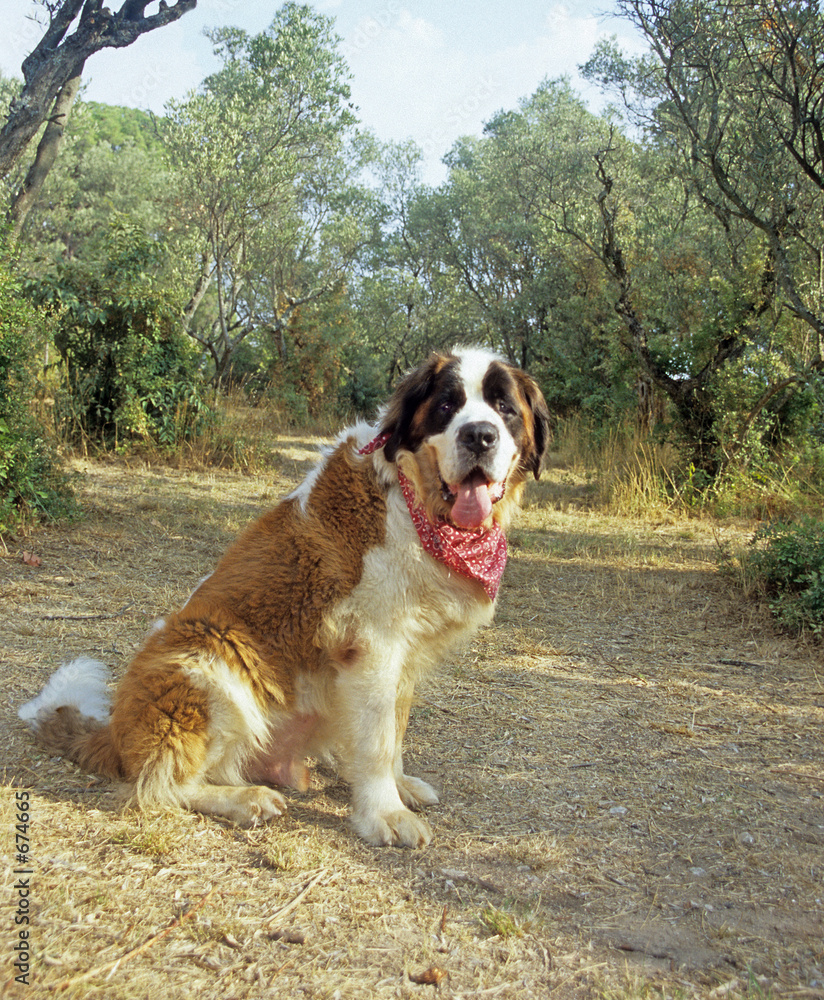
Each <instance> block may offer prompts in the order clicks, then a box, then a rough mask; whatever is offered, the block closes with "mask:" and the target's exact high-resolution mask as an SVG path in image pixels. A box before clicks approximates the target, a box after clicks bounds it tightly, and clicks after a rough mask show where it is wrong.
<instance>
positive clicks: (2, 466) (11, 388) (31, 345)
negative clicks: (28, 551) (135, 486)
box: [0, 245, 75, 533]
mask: <svg viewBox="0 0 824 1000" xmlns="http://www.w3.org/2000/svg"><path fill="white" fill-rule="evenodd" d="M44 322H45V321H44V318H43V316H42V315H40V314H39V313H38V312H37V310H35V309H34V308H33V307H32V306H31V305H30V303H29V302H28V301H27V300H26V299H25V298H24V296H23V293H22V289H21V283H20V281H19V280H18V279H17V278H16V276H15V275H14V272H13V268H12V262H11V260H10V258H9V256H8V254H7V253H6V251H5V249H4V248H3V246H2V245H0V533H4V532H7V531H10V530H11V529H13V528H15V527H17V526H19V525H20V524H21V523H23V522H24V521H25V520H26V518H27V517H30V516H35V517H37V518H41V519H43V518H56V517H62V516H67V515H69V514H71V513H73V512H74V510H75V507H74V502H73V500H72V496H71V491H70V489H69V486H68V480H67V477H66V476H65V475H64V474H63V473H62V472H61V471H60V469H59V466H58V462H57V457H56V455H55V454H54V450H53V448H52V447H51V445H50V444H49V442H48V441H47V440H46V438H45V436H44V434H43V428H42V427H41V425H40V424H39V423H38V422H37V420H35V418H34V416H33V415H32V412H31V403H32V399H33V398H34V395H35V392H36V389H37V370H36V366H35V358H36V357H37V355H38V351H37V349H36V348H37V343H36V342H37V337H38V333H39V332H40V330H41V329H42V327H43V325H44Z"/></svg>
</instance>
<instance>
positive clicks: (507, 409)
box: [497, 399, 515, 417]
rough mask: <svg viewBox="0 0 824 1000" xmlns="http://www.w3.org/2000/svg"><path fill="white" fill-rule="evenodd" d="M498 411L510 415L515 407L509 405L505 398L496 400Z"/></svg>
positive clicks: (506, 415)
mask: <svg viewBox="0 0 824 1000" xmlns="http://www.w3.org/2000/svg"><path fill="white" fill-rule="evenodd" d="M497 405H498V413H502V414H503V415H504V416H505V417H511V416H512V414H514V412H515V408H514V407H513V406H510V404H509V403H508V402H507V401H506V400H505V399H499V400H498V404H497Z"/></svg>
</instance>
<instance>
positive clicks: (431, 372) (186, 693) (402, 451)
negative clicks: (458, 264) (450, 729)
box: [20, 347, 550, 847]
mask: <svg viewBox="0 0 824 1000" xmlns="http://www.w3.org/2000/svg"><path fill="white" fill-rule="evenodd" d="M549 427H550V417H549V412H548V409H547V405H546V402H545V400H544V398H543V396H542V394H541V392H540V389H539V388H538V386H537V384H536V383H535V381H534V380H533V379H532V378H531V377H530V376H529V375H527V374H526V373H525V372H523V371H522V370H520V369H519V368H516V367H514V366H512V365H510V364H508V363H507V362H505V361H504V360H503V359H502V358H500V357H499V356H497V355H495V354H493V353H492V352H490V351H487V350H485V349H482V348H464V347H456V348H453V349H452V350H451V351H449V352H444V353H435V354H433V355H432V356H431V357H430V358H429V359H428V360H427V361H426V362H425V363H424V364H422V365H421V366H420V367H418V368H417V369H415V370H413V371H412V372H410V373H409V374H407V375H406V376H405V377H404V378H403V379H402V380H401V381H400V383H399V385H398V387H397V389H396V391H395V392H394V394H393V395H392V396H391V398H390V400H389V402H388V404H386V406H385V407H384V408H383V409H382V410H381V412H380V414H379V419H378V422H377V424H376V425H369V424H367V423H365V422H363V423H359V424H356V425H355V426H352V427H350V428H348V429H347V430H346V431H344V432H343V433H342V434H341V435H340V436H339V437H338V439H337V441H336V442H335V444H334V445H333V446H332V447H331V448H329V449H327V450H326V452H325V453H324V454H323V455H322V456H321V458H320V460H319V462H318V464H317V466H316V467H315V468H314V469H313V470H312V471H311V472H310V473H309V475H308V476H307V478H306V479H305V481H304V482H303V483H302V484H301V485H300V486H299V487H298V488H297V489H296V490H294V491H293V492H292V493H291V494H289V496H287V497H286V498H285V499H284V500H283V501H281V502H280V503H279V504H278V506H276V507H275V508H274V509H273V510H270V511H269V512H268V513H266V514H264V515H263V516H262V517H261V518H260V519H259V520H258V521H257V522H255V523H254V524H252V525H251V527H249V528H248V529H247V530H246V531H245V533H243V534H242V535H241V536H240V537H239V538H238V540H237V541H236V542H235V543H234V544H233V545H232V546H231V547H230V548H229V549H228V551H227V552H226V554H225V555H224V557H223V559H222V560H221V561H220V562H219V564H218V566H217V568H216V569H215V570H214V572H213V573H212V574H211V575H210V576H208V577H206V578H205V579H204V580H203V581H201V583H200V585H199V586H198V587H197V589H196V590H195V591H194V593H193V594H192V595H191V597H190V598H189V599H188V601H187V602H186V604H185V605H184V606H183V607H182V608H181V609H180V610H179V611H178V612H177V613H175V614H172V615H171V616H170V617H169V618H167V619H166V620H165V622H158V623H157V625H156V626H155V628H154V629H153V630H152V631H151V632H150V633H149V635H148V637H147V638H146V640H145V642H144V644H143V646H142V648H140V649H139V651H138V652H137V653H136V655H135V656H134V659H133V660H132V662H131V664H130V665H129V667H128V669H127V671H126V673H125V675H124V676H123V678H122V680H121V681H120V683H119V685H118V687H117V689H116V693H115V696H114V702H113V705H112V706H111V709H109V707H108V704H107V694H106V684H107V668H106V667H105V665H104V664H102V663H99V662H98V661H95V660H90V659H85V658H81V659H79V660H74V661H72V662H71V663H68V664H64V665H63V667H61V668H60V670H58V671H57V673H56V674H55V675H54V676H53V677H52V679H51V680H50V682H49V684H48V685H47V687H46V689H45V690H44V691H43V692H42V693H41V695H40V696H38V697H37V698H35V699H34V700H33V701H31V702H29V703H28V704H27V705H25V706H23V708H22V709H21V710H20V715H21V717H23V718H24V719H26V720H28V721H29V722H30V723H31V724H32V726H33V728H34V731H35V734H36V737H37V738H38V740H39V741H40V742H41V743H42V744H43V745H44V746H45V747H46V748H47V749H49V750H50V751H51V752H52V753H55V754H58V755H61V756H65V757H67V758H69V759H70V760H72V761H74V762H75V763H77V764H78V765H80V766H81V767H82V768H84V769H86V770H88V771H92V772H95V773H98V774H100V775H103V776H106V777H109V778H111V779H114V780H115V781H117V782H119V783H121V787H122V790H123V792H124V793H125V798H126V801H127V804H128V803H131V804H135V805H137V806H139V807H142V808H144V809H156V808H161V809H164V808H169V807H177V806H182V807H184V808H188V809H190V810H194V811H196V812H200V813H204V814H207V815H212V816H217V817H223V818H225V819H228V820H230V821H232V822H234V823H237V824H240V825H255V824H257V823H262V822H266V821H269V820H271V819H273V818H274V817H276V816H278V815H280V814H282V813H283V812H284V810H285V809H286V802H285V800H284V798H283V796H282V794H281V793H280V792H279V791H278V790H277V789H278V788H284V787H292V788H296V789H298V790H305V789H306V788H307V787H308V785H309V771H308V768H307V764H306V761H307V758H310V757H315V758H331V759H332V760H333V761H334V763H335V764H336V766H337V767H338V769H339V772H340V774H341V776H342V777H343V778H344V779H345V781H346V782H348V784H349V786H350V788H351V822H352V824H353V826H354V829H355V831H356V832H357V833H358V834H359V835H360V836H361V837H362V838H363V839H364V840H366V841H367V842H368V843H370V844H374V845H395V846H406V847H417V846H423V845H426V844H427V843H429V841H430V838H431V836H432V833H431V829H430V826H429V824H428V822H427V821H426V819H425V818H424V817H423V816H422V815H421V814H420V812H419V810H420V809H421V808H423V807H426V806H430V805H433V804H435V803H437V802H438V796H437V793H436V792H435V790H434V789H433V788H432V787H431V786H430V785H429V784H427V783H426V782H425V781H422V780H420V779H418V778H414V777H411V776H409V775H407V774H406V773H405V772H404V767H403V755H402V741H403V737H404V734H405V731H406V727H407V723H408V720H409V710H410V705H411V703H412V696H413V690H414V687H415V683H416V681H417V679H418V678H419V677H420V675H421V674H422V672H423V671H425V670H426V669H428V668H430V667H431V666H433V665H434V664H435V663H436V662H437V661H439V660H440V659H441V658H442V657H443V656H444V654H445V653H446V652H447V651H448V650H450V649H451V648H453V647H455V646H456V645H457V644H459V643H461V642H463V641H465V640H466V639H467V638H468V637H469V636H470V635H471V634H472V633H473V632H475V630H476V629H478V628H479V627H480V626H482V625H485V624H487V623H489V622H490V621H491V619H492V616H493V611H494V607H495V601H496V595H497V590H498V585H499V582H500V578H501V574H502V573H503V568H504V565H505V562H506V540H505V534H504V532H505V529H506V527H507V525H508V524H509V522H510V520H511V518H512V516H513V514H514V513H515V512H516V510H517V508H518V506H519V503H520V499H521V495H522V492H523V488H524V485H525V483H526V481H527V480H528V479H529V477H530V476H534V477H535V478H536V479H537V478H538V476H539V474H540V471H541V467H542V463H543V460H544V456H545V452H546V448H547V443H548V438H549Z"/></svg>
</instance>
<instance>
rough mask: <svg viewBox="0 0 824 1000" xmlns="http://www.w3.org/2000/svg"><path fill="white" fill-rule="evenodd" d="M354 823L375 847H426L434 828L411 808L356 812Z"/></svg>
mask: <svg viewBox="0 0 824 1000" xmlns="http://www.w3.org/2000/svg"><path fill="white" fill-rule="evenodd" d="M352 825H353V826H354V828H355V832H356V833H357V834H358V836H360V837H362V838H363V839H364V840H365V841H366V842H367V843H368V844H373V845H374V846H375V847H426V845H427V844H428V843H429V841H430V840H431V839H432V829H431V827H430V826H429V824H428V823H427V822H426V820H425V819H424V818H423V817H422V816H416V815H415V814H414V813H413V812H410V811H409V809H397V810H395V811H394V812H388V813H383V814H377V813H373V814H371V815H369V814H367V815H363V814H360V815H359V814H355V815H353V816H352Z"/></svg>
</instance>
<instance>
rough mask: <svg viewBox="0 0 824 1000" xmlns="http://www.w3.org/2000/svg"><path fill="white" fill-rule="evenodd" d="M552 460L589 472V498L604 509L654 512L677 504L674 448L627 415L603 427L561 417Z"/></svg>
mask: <svg viewBox="0 0 824 1000" xmlns="http://www.w3.org/2000/svg"><path fill="white" fill-rule="evenodd" d="M553 462H554V464H557V465H561V466H563V467H565V468H569V469H571V470H573V471H575V472H577V473H578V474H580V475H584V476H586V477H587V478H589V479H590V480H591V481H592V483H593V487H594V490H593V501H594V503H595V504H596V506H598V507H599V509H603V510H604V511H605V512H607V513H610V514H614V515H616V516H624V517H642V518H643V517H657V516H660V515H661V514H662V513H663V512H665V511H669V510H672V508H673V507H674V506H677V505H678V504H679V498H678V493H677V490H676V489H675V485H674V484H675V479H674V473H675V470H676V469H677V465H678V457H677V454H676V453H675V450H674V449H673V448H672V446H671V445H668V444H661V443H656V442H654V441H651V440H650V439H649V437H648V436H647V435H644V434H642V433H641V432H640V431H639V429H638V428H637V426H636V425H635V424H634V423H633V422H631V421H627V422H625V423H623V424H620V425H618V426H615V427H612V428H609V429H608V430H605V431H600V430H596V429H595V428H593V427H592V426H591V425H589V424H587V423H586V422H584V421H582V420H579V419H571V420H566V421H563V422H562V423H561V424H560V426H559V427H558V430H557V433H556V437H555V441H554V445H553Z"/></svg>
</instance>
